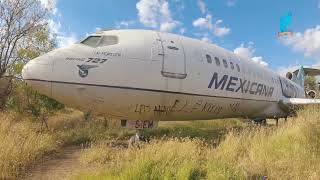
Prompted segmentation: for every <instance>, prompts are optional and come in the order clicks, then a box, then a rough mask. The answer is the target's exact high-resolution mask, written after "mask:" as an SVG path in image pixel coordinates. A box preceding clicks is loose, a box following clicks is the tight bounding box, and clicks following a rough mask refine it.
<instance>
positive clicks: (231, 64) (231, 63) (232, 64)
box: [229, 61, 234, 70]
mask: <svg viewBox="0 0 320 180" xmlns="http://www.w3.org/2000/svg"><path fill="white" fill-rule="evenodd" d="M229 64H230V68H231V69H232V70H234V63H233V62H231V61H230V62H229Z"/></svg>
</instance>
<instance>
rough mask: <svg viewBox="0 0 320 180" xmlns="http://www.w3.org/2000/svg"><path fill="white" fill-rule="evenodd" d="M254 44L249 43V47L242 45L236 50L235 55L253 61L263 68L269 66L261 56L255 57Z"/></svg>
mask: <svg viewBox="0 0 320 180" xmlns="http://www.w3.org/2000/svg"><path fill="white" fill-rule="evenodd" d="M253 46H254V43H253V42H249V43H248V45H247V46H245V44H243V43H242V44H241V45H240V46H239V47H237V48H235V49H234V51H233V52H234V53H235V54H237V55H239V56H240V57H242V58H245V59H251V60H252V61H253V62H255V63H257V64H260V65H261V66H264V67H266V66H268V63H267V62H266V61H265V60H264V59H263V58H262V57H261V56H254V53H255V51H256V50H255V48H254V47H253Z"/></svg>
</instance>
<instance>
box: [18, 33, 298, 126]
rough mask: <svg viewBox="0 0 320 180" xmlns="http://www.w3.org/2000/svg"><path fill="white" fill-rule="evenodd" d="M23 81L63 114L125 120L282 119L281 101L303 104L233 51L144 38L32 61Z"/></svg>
mask: <svg viewBox="0 0 320 180" xmlns="http://www.w3.org/2000/svg"><path fill="white" fill-rule="evenodd" d="M92 37H93V38H92ZM94 38H95V39H94ZM99 38H100V39H99ZM94 40H98V41H97V44H95V43H92V42H91V41H93V42H95V41H94ZM104 40H105V41H108V42H107V43H106V44H103V43H102V41H104ZM89 41H90V42H89ZM109 41H110V42H111V43H110V42H109ZM108 43H110V44H108ZM99 44H102V45H99ZM23 78H24V79H25V80H26V81H27V83H28V84H30V85H31V86H32V87H34V88H35V89H36V90H38V91H39V92H41V93H43V94H46V95H47V96H49V97H52V98H54V99H56V100H58V101H60V102H62V103H64V104H66V105H68V106H71V107H75V108H79V109H82V110H86V111H92V112H96V113H98V114H104V115H111V116H113V117H116V118H118V119H130V120H202V119H216V118H231V117H244V118H275V117H286V116H287V115H288V112H287V111H285V110H283V109H282V108H281V106H280V105H279V101H280V100H282V99H285V98H293V97H304V90H303V88H301V87H299V86H298V85H297V84H295V83H293V82H292V81H290V80H287V79H285V78H282V77H280V76H279V75H278V74H276V73H274V72H272V71H270V70H268V69H267V68H265V67H262V66H260V65H258V64H255V63H253V62H252V61H250V60H246V59H241V58H240V57H238V56H236V55H235V54H234V53H232V52H230V51H227V50H225V49H222V48H220V47H218V46H216V45H213V44H208V43H205V42H202V41H199V40H195V39H191V38H187V37H183V36H178V35H173V34H169V33H160V32H156V31H149V30H111V31H103V32H101V33H96V34H94V35H91V39H87V40H85V41H83V42H82V43H78V44H74V45H72V46H71V47H68V48H64V49H57V50H54V51H52V52H50V53H48V54H46V55H43V56H41V57H39V58H37V59H35V60H32V61H30V62H29V63H28V64H27V65H26V66H25V68H24V69H23Z"/></svg>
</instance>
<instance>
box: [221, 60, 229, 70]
mask: <svg viewBox="0 0 320 180" xmlns="http://www.w3.org/2000/svg"><path fill="white" fill-rule="evenodd" d="M222 64H223V66H224V68H228V62H227V60H226V59H222Z"/></svg>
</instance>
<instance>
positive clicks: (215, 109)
mask: <svg viewBox="0 0 320 180" xmlns="http://www.w3.org/2000/svg"><path fill="white" fill-rule="evenodd" d="M222 110H223V107H222V106H220V105H219V104H216V103H210V102H206V101H203V100H198V101H196V102H193V103H192V102H190V101H188V100H183V101H182V100H178V99H176V100H175V101H174V102H173V104H172V105H147V104H136V105H135V108H134V112H135V113H137V114H140V115H141V114H145V113H150V112H153V113H154V115H155V116H166V115H168V114H169V113H172V112H182V113H193V112H206V113H215V114H216V115H219V114H220V113H221V112H222Z"/></svg>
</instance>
